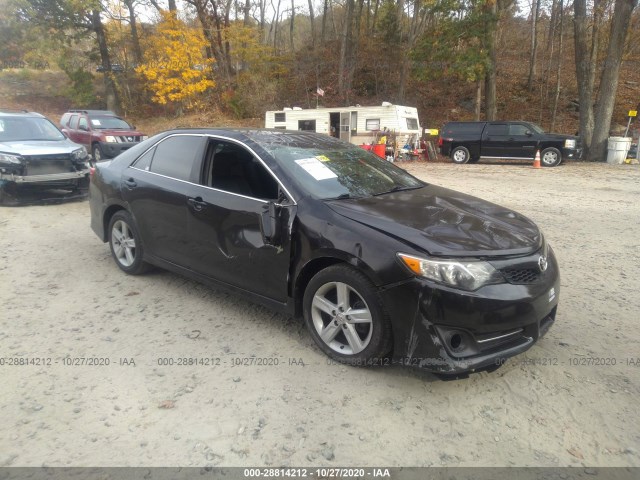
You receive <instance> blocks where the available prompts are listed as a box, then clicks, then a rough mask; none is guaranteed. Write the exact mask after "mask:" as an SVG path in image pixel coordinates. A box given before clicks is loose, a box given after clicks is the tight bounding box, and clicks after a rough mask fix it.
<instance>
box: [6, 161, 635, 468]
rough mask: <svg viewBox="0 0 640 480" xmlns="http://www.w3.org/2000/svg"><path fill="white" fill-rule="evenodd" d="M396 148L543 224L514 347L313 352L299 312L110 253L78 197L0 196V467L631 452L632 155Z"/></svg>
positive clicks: (604, 456)
mask: <svg viewBox="0 0 640 480" xmlns="http://www.w3.org/2000/svg"><path fill="white" fill-rule="evenodd" d="M403 166H404V167H406V168H407V169H408V170H409V171H411V172H412V173H414V174H415V175H417V176H419V177H421V178H422V179H424V180H427V181H429V182H432V183H435V184H438V185H444V186H447V187H451V188H454V189H459V190H462V191H465V192H467V193H470V194H474V195H477V196H479V197H483V198H486V199H488V200H491V201H495V202H498V203H501V204H504V205H506V206H509V207H511V208H513V209H515V210H518V211H520V212H522V213H524V214H526V215H528V216H529V217H530V218H532V219H533V220H535V221H536V222H537V223H538V225H539V226H540V227H541V228H542V229H543V231H544V232H545V235H546V236H547V239H548V240H549V241H550V242H551V244H552V245H553V247H554V249H555V251H556V254H557V256H558V259H559V262H560V266H561V272H562V292H561V299H560V307H559V312H558V316H557V321H556V324H555V326H554V327H553V328H552V329H551V331H550V332H549V334H548V335H547V336H546V337H545V338H544V339H542V340H541V341H540V342H539V343H538V344H537V345H536V346H534V347H533V348H532V349H531V350H530V351H529V352H528V353H527V354H526V355H524V356H520V357H517V358H515V359H513V360H511V361H509V362H508V363H507V364H506V365H505V366H503V367H502V368H500V369H499V370H497V371H496V372H493V373H490V374H487V373H482V374H475V375H471V377H470V378H468V379H465V380H458V381H452V382H443V381H440V380H438V379H436V378H435V377H433V376H432V375H430V374H428V373H424V372H421V371H415V370H411V369H405V368H401V367H389V368H378V369H361V368H349V367H344V366H337V365H331V364H328V362H327V359H326V357H325V356H323V354H321V353H320V351H319V350H318V349H316V348H315V347H314V345H313V344H312V341H311V338H310V337H309V335H308V333H307V331H306V330H305V328H304V325H303V324H302V322H301V321H298V320H296V319H293V318H287V317H285V316H283V315H279V314H274V313H273V312H271V311H269V310H267V309H265V308H262V307H260V306H256V305H254V304H252V303H249V302H247V301H246V300H244V299H243V298H241V297H239V296H235V295H232V294H229V293H225V292H223V291H218V290H212V289H209V288H207V287H204V286H202V285H199V284H197V283H195V282H192V281H190V280H186V279H184V278H181V277H179V276H177V275H174V274H172V273H168V272H164V271H155V272H152V273H150V274H147V275H145V276H141V277H131V276H127V275H125V274H123V273H122V272H120V271H119V270H118V268H117V267H116V265H115V264H114V263H113V261H112V260H111V257H110V253H109V249H108V246H107V245H106V244H102V243H101V242H100V241H99V240H98V238H97V237H96V236H95V235H94V234H93V232H92V231H91V230H90V228H89V209H88V204H87V202H86V201H84V202H74V203H66V204H61V205H48V206H29V207H22V208H2V209H0V257H1V262H0V305H2V307H1V310H2V314H1V315H0V358H1V359H2V360H0V379H1V383H2V386H1V387H0V425H2V428H1V429H0V466H40V465H47V466H111V465H118V466H142V465H144V466H169V465H174V466H175V465H180V466H205V465H211V466H245V465H256V466H258V465H260V466H262V465H270V466H315V465H330V466H367V465H378V466H380V465H385V466H444V465H447V466H489V465H498V466H511V465H518V466H581V465H584V466H638V465H640V456H639V455H640V453H639V450H640V415H638V398H639V394H640V328H638V321H639V319H640V300H639V297H640V276H639V275H638V273H639V270H638V266H639V265H640V168H639V167H638V166H616V167H613V166H608V165H581V164H573V165H565V166H561V167H558V168H553V169H542V170H533V169H532V168H531V167H529V166H524V165H486V164H479V165H465V166H462V167H460V166H454V165H450V164H430V165H426V164H424V163H415V164H404V165H403ZM249 357H256V358H267V359H269V358H270V359H278V363H279V364H278V365H263V366H256V365H247V366H234V365H233V362H234V361H235V359H243V358H249ZM81 358H87V359H93V360H91V361H92V362H94V361H95V362H96V363H103V364H98V365H87V364H85V365H74V364H71V365H68V363H69V362H74V361H75V360H74V359H81ZM169 358H170V359H174V365H160V364H159V362H162V361H163V360H162V359H169ZM180 358H200V359H212V360H210V362H209V363H210V364H209V365H192V366H181V365H180V366H179V365H177V364H176V363H178V362H179V360H178V359H180ZM216 359H219V360H216ZM78 362H81V360H78ZM218 362H219V364H218ZM271 362H275V360H271ZM22 363H29V364H26V365H24V364H22ZM33 363H35V364H33ZM104 363H108V365H105V364H104Z"/></svg>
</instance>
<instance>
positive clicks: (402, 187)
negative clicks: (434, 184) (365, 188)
mask: <svg viewBox="0 0 640 480" xmlns="http://www.w3.org/2000/svg"><path fill="white" fill-rule="evenodd" d="M422 187H424V185H418V186H415V187H408V186H402V185H396V186H395V187H393V188H391V189H390V190H385V191H384V192H378V193H374V194H373V196H374V197H377V196H378V195H384V194H385V193H393V192H400V191H404V190H415V189H417V188H422Z"/></svg>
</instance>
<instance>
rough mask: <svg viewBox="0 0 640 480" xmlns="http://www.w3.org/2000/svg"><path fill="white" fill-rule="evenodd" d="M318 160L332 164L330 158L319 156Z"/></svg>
mask: <svg viewBox="0 0 640 480" xmlns="http://www.w3.org/2000/svg"><path fill="white" fill-rule="evenodd" d="M316 158H317V159H318V160H320V161H321V162H330V161H331V159H330V158H329V157H325V156H324V155H318V156H317V157H316Z"/></svg>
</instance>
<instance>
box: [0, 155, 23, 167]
mask: <svg viewBox="0 0 640 480" xmlns="http://www.w3.org/2000/svg"><path fill="white" fill-rule="evenodd" d="M0 163H11V164H13V165H20V164H22V157H21V156H20V155H13V154H11V153H2V152H0Z"/></svg>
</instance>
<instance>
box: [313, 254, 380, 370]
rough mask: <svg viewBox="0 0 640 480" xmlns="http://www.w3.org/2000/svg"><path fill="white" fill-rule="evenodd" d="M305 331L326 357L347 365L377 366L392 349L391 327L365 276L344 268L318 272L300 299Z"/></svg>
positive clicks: (352, 269)
mask: <svg viewBox="0 0 640 480" xmlns="http://www.w3.org/2000/svg"><path fill="white" fill-rule="evenodd" d="M303 308H304V318H305V322H306V324H307V328H308V329H309V332H310V333H311V336H312V338H313V340H314V341H315V342H316V344H317V345H318V347H320V349H322V351H323V352H324V353H326V354H327V355H328V356H329V357H331V358H333V359H334V360H336V361H338V362H340V363H346V364H350V365H368V364H378V365H379V364H380V363H381V362H380V360H381V359H382V358H384V357H385V356H386V355H387V354H388V353H389V351H390V350H391V328H390V322H389V318H388V315H387V314H386V313H385V310H384V307H383V305H382V301H381V299H380V297H379V295H378V293H377V291H376V289H375V287H374V286H373V284H372V283H371V282H370V281H369V279H368V278H367V277H365V276H364V275H363V274H362V273H361V272H359V271H357V270H355V269H354V268H352V267H350V266H347V265H334V266H331V267H328V268H326V269H324V270H321V271H320V272H318V273H317V274H316V275H315V276H314V277H313V278H312V279H311V281H310V282H309V285H308V286H307V288H306V290H305V293H304V299H303Z"/></svg>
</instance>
